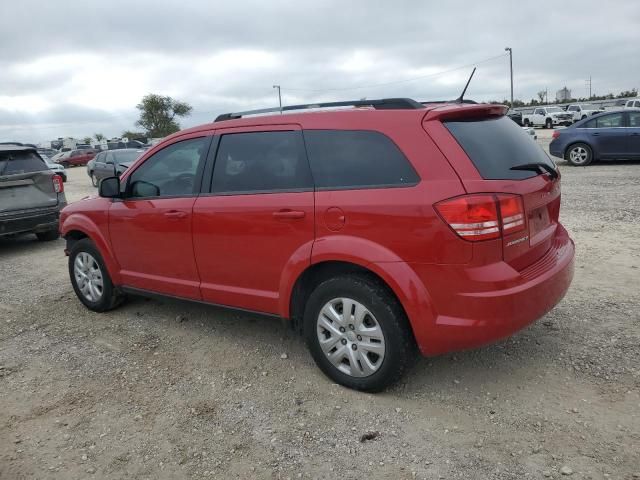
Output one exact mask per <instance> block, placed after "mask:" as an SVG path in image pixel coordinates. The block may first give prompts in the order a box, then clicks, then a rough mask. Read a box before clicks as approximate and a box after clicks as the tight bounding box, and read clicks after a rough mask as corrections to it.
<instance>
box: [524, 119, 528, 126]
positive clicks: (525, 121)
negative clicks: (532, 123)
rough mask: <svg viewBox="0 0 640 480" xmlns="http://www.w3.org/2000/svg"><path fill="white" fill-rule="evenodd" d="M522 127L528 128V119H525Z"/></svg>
mask: <svg viewBox="0 0 640 480" xmlns="http://www.w3.org/2000/svg"><path fill="white" fill-rule="evenodd" d="M524 126H525V127H528V126H529V119H528V118H525V120H524Z"/></svg>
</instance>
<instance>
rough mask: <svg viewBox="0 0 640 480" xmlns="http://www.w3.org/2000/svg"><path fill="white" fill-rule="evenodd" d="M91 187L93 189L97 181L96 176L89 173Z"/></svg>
mask: <svg viewBox="0 0 640 480" xmlns="http://www.w3.org/2000/svg"><path fill="white" fill-rule="evenodd" d="M90 176H91V185H93V186H94V187H97V186H98V183H99V182H98V179H97V178H96V174H95V173H93V172H91V175H90Z"/></svg>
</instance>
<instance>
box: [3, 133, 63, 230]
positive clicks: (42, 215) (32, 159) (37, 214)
mask: <svg viewBox="0 0 640 480" xmlns="http://www.w3.org/2000/svg"><path fill="white" fill-rule="evenodd" d="M66 204H67V199H66V197H65V195H64V185H63V183H62V179H61V178H60V176H59V175H56V174H55V173H54V172H52V171H51V170H50V169H49V167H47V164H46V163H45V161H44V160H43V159H42V158H41V157H40V156H39V155H38V153H37V152H36V149H35V148H34V147H28V146H20V145H0V237H3V236H6V235H15V234H19V233H35V234H36V236H37V237H38V240H43V241H47V240H55V239H56V238H58V236H59V233H58V219H59V217H60V210H62V208H64V207H65V206H66Z"/></svg>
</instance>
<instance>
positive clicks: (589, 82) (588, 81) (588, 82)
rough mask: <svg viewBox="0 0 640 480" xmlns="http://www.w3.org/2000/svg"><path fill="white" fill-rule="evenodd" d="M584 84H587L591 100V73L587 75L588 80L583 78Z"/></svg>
mask: <svg viewBox="0 0 640 480" xmlns="http://www.w3.org/2000/svg"><path fill="white" fill-rule="evenodd" d="M585 84H588V85H589V100H591V97H592V95H591V75H589V79H588V80H585Z"/></svg>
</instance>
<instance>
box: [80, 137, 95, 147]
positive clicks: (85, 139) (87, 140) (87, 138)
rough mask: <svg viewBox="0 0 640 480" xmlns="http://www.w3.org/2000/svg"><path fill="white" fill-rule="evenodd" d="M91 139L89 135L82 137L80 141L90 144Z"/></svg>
mask: <svg viewBox="0 0 640 480" xmlns="http://www.w3.org/2000/svg"><path fill="white" fill-rule="evenodd" d="M91 140H93V139H92V138H91V137H84V138H83V139H82V143H86V144H87V145H91Z"/></svg>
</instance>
